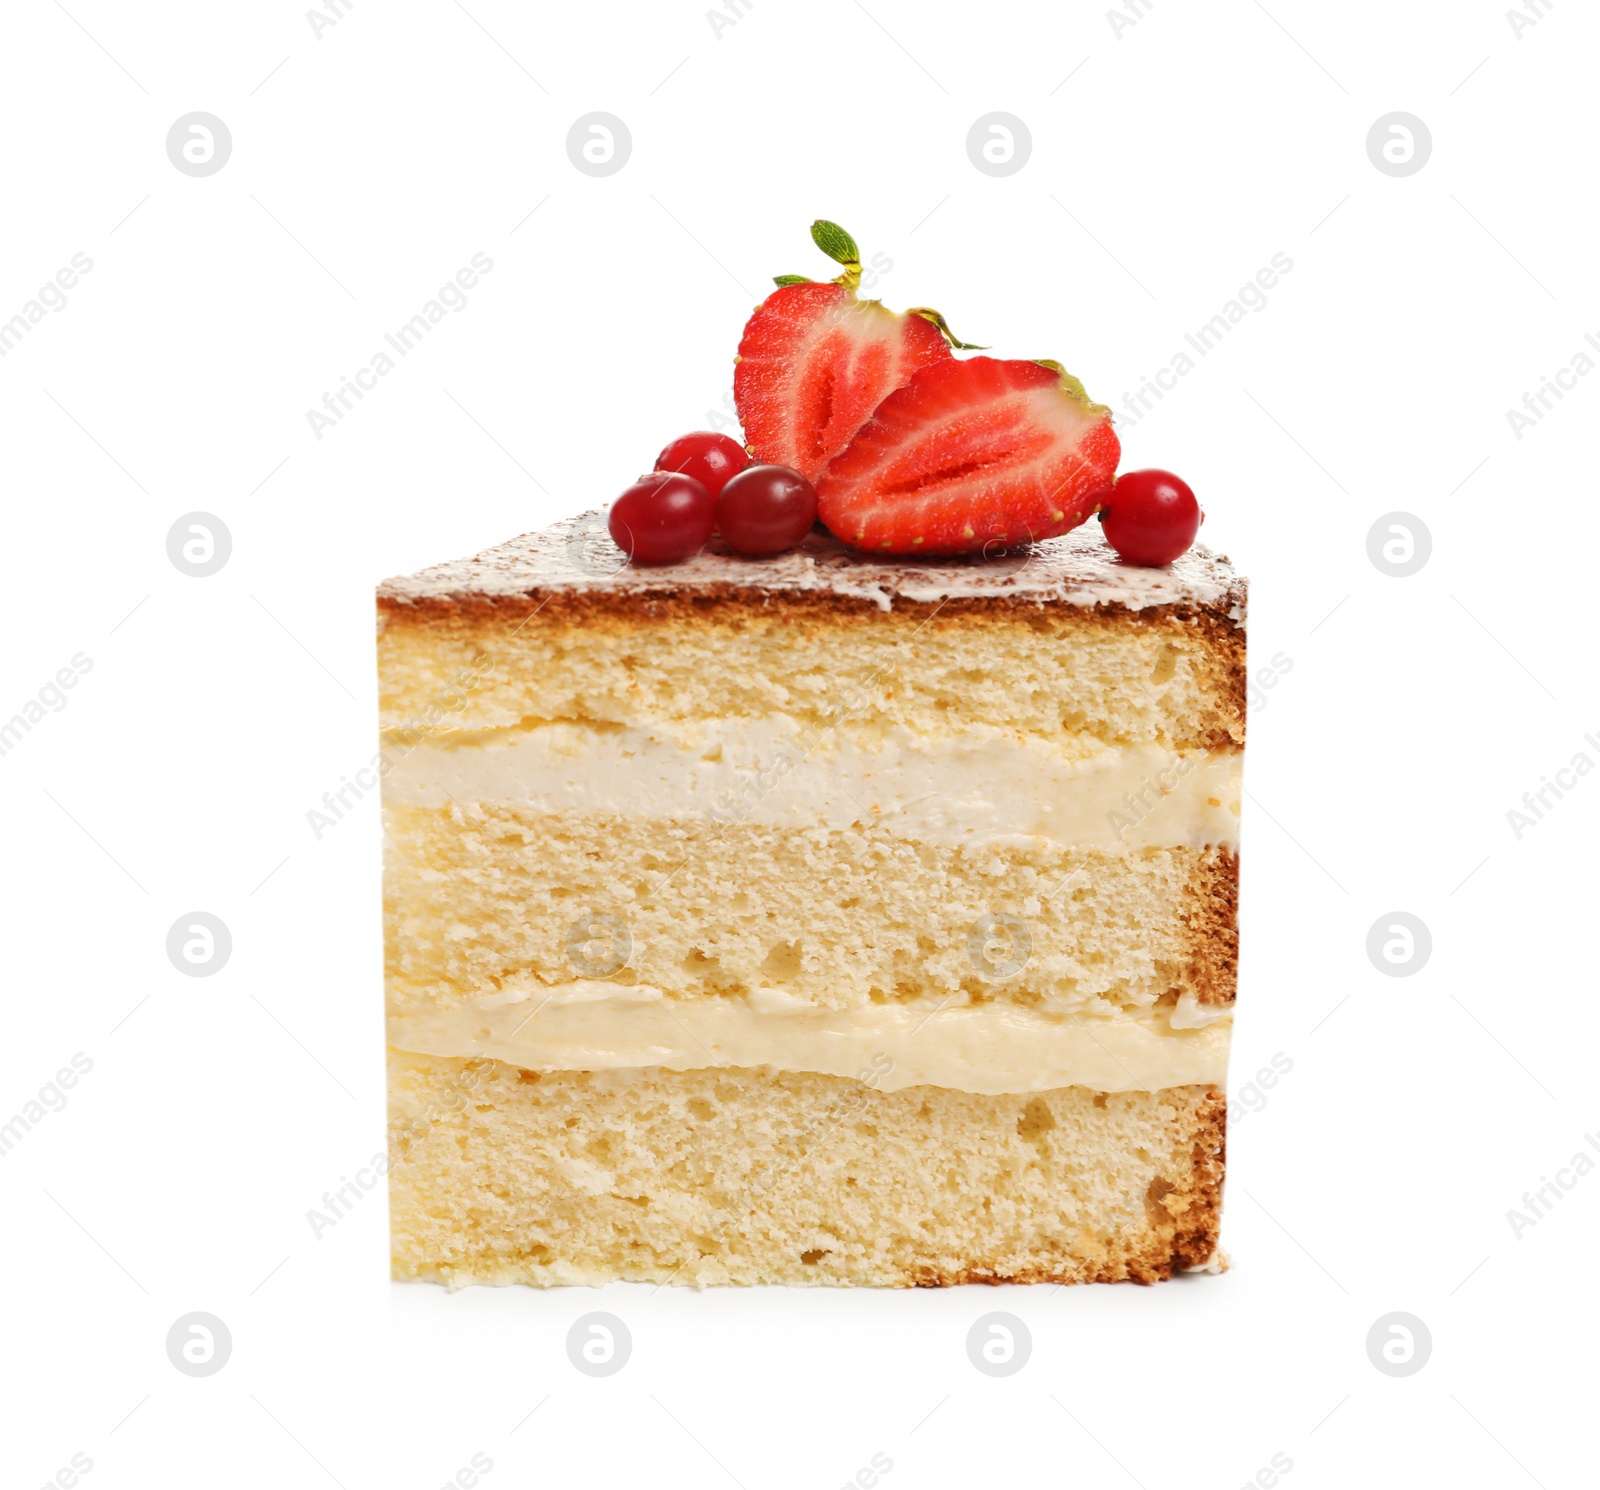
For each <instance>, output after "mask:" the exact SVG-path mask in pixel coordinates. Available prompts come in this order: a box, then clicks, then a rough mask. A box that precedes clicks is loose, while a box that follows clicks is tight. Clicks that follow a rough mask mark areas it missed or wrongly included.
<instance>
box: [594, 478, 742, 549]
mask: <svg viewBox="0 0 1600 1490" xmlns="http://www.w3.org/2000/svg"><path fill="white" fill-rule="evenodd" d="M715 508H716V503H715V502H714V501H713V500H712V496H711V493H710V492H708V491H707V490H706V489H705V487H704V486H703V485H702V484H701V483H700V482H698V481H696V480H695V479H694V477H693V476H685V475H684V474H683V473H682V472H681V471H652V472H651V473H650V474H649V475H648V476H641V477H640V478H639V479H638V480H637V481H635V482H634V483H633V485H632V486H630V487H629V488H628V489H627V490H626V491H625V492H623V494H622V495H621V496H620V497H618V498H617V500H616V501H615V502H613V503H612V504H611V516H610V518H609V519H608V520H607V523H606V526H607V527H608V528H609V529H610V532H611V538H612V541H613V542H614V543H615V544H616V545H617V547H618V548H620V549H621V550H622V551H623V553H625V554H627V556H628V557H629V558H630V559H632V560H633V562H634V563H635V564H675V563H677V561H678V560H679V559H687V558H689V557H690V556H691V555H693V554H697V553H699V552H700V550H701V549H702V548H703V547H705V541H706V539H708V538H709V537H710V536H711V528H712V523H713V520H714V512H715Z"/></svg>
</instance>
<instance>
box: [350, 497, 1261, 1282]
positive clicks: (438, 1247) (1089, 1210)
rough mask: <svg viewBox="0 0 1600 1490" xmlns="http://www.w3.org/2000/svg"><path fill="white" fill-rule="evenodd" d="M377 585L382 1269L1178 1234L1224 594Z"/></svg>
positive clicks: (812, 562)
mask: <svg viewBox="0 0 1600 1490" xmlns="http://www.w3.org/2000/svg"><path fill="white" fill-rule="evenodd" d="M604 531H605V530H604V526H603V522H598V521H597V520H596V519H595V518H593V517H591V518H588V519H578V520H575V521H573V522H570V523H566V524H562V525H559V526H557V527H555V528H553V529H551V530H550V531H548V532H544V533H536V534H530V535H528V536H525V537H522V538H518V539H515V540H513V541H512V542H510V543H507V544H504V545H502V546H501V547H499V548H496V549H491V550H490V551H488V552H487V553H484V554H481V555H479V556H478V557H477V558H474V559H469V560H464V561H461V562H459V563H453V564H445V565H441V566H439V567H437V568H434V569H430V570H426V571H424V572H423V573H421V574H418V575H415V576H413V577H410V578H407V579H398V580H393V581H390V582H389V583H387V584H385V585H384V586H383V587H382V588H381V589H380V590H379V594H378V611H379V667H380V680H381V700H382V724H383V730H384V734H383V754H382V772H383V797H384V820H385V834H386V841H385V853H386V860H385V881H384V883H385V914H386V933H387V935H386V943H387V1000H388V1030H389V1035H388V1038H389V1044H390V1066H389V1071H390V1076H389V1083H390V1106H391V1117H392V1125H393V1139H392V1146H391V1173H390V1199H391V1211H392V1231H393V1269H394V1275H395V1276H396V1277H398V1278H427V1279H434V1280H439V1281H443V1282H447V1283H450V1284H463V1283H472V1282H479V1283H510V1282H522V1283H536V1284H562V1283H590V1284H593V1283H603V1282H606V1281H609V1280H612V1279H636V1280H648V1281H656V1282H659V1281H673V1282H677V1283H687V1284H696V1285H704V1284H712V1283H821V1284H873V1285H907V1284H952V1283H963V1282H971V1281H988V1282H998V1281H1044V1280H1053V1281H1062V1282H1081V1281H1091V1280H1115V1279H1136V1280H1138V1281H1141V1282H1149V1281H1153V1280H1156V1279H1160V1278H1166V1277H1169V1276H1171V1274H1172V1273H1173V1272H1174V1270H1177V1269H1187V1268H1196V1267H1200V1266H1204V1265H1206V1264H1207V1263H1208V1262H1209V1261H1211V1259H1212V1258H1213V1256H1214V1253H1215V1249H1216V1245H1217V1233H1218V1221H1219V1207H1220V1200H1221V1188H1222V1174H1223V1141H1224V1132H1223V1125H1224V1109H1225V1102H1224V1097H1223V1082H1224V1079H1225V1072H1226V1061H1227V1045H1228V1035H1229V1028H1230V1023H1231V1012H1232V1006H1233V998H1234V984H1235V969H1236V962H1237V937H1236V924H1235V905H1236V899H1237V884H1238V857H1237V842H1238V822H1239V796H1240V765H1241V760H1242V747H1243V740H1244V700H1245V673H1244V600H1245V587H1244V582H1243V581H1242V580H1241V579H1238V578H1236V577H1235V576H1234V574H1233V573H1232V571H1231V569H1230V568H1229V566H1228V564H1227V561H1226V560H1225V559H1221V558H1219V557H1217V556H1215V555H1212V554H1210V553H1208V552H1207V551H1206V550H1205V549H1203V548H1195V549H1192V550H1190V551H1189V552H1188V553H1187V554H1185V555H1184V556H1183V557H1182V558H1179V559H1178V560H1177V561H1176V562H1175V563H1173V564H1171V565H1170V566H1168V567H1166V568H1152V569H1146V568H1136V567H1130V566H1128V565H1126V564H1123V563H1119V562H1118V561H1117V559H1116V556H1115V555H1114V554H1113V553H1112V552H1111V550H1110V549H1108V548H1107V547H1106V544H1105V542H1104V540H1103V538H1102V534H1101V531H1100V524H1098V523H1095V522H1090V523H1088V524H1087V525H1086V527H1083V528H1079V529H1077V530H1076V531H1074V532H1071V533H1069V534H1067V535H1066V536H1064V537H1059V538H1054V539H1051V540H1050V541H1048V542H1046V543H1044V544H1042V545H1039V546H1038V547H1037V548H1035V549H1033V550H1030V551H1026V552H1023V553H1018V554H1013V555H1011V556H1009V557H1006V558H1002V559H1000V560H982V559H977V560H952V561H948V562H939V561H924V562H917V561H915V560H911V559H901V558H878V557H873V556H865V555H863V554H861V553H858V552H855V551H853V550H851V549H849V548H846V547H845V546H843V545H842V544H841V543H839V542H838V541H837V540H835V539H833V538H831V537H829V536H827V535H826V534H824V533H822V532H820V531H818V532H816V533H813V534H812V535H811V536H810V537H808V538H806V539H805V541H804V543H803V544H802V545H801V546H800V547H798V548H796V549H794V550H792V551H790V552H788V553H785V554H781V555H779V556H778V557H775V558H769V559H764V560H750V559H743V558H740V557H737V556H735V555H733V554H732V553H731V552H730V551H729V550H728V548H727V547H726V545H725V544H723V543H722V542H721V541H720V540H713V541H712V542H711V543H710V544H709V545H708V546H707V547H706V548H705V550H704V551H703V552H701V553H699V554H698V555H697V556H696V557H693V558H690V559H687V560H686V561H685V562H682V563H678V564H673V565H669V566H667V567H662V568H655V569H651V568H640V567H633V566H627V567H624V564H623V556H622V554H621V553H620V552H618V551H617V550H615V549H614V548H613V546H612V545H611V543H610V542H609V540H608V539H606V537H605V536H604Z"/></svg>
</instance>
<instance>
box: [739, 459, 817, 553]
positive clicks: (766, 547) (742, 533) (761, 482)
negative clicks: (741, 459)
mask: <svg viewBox="0 0 1600 1490" xmlns="http://www.w3.org/2000/svg"><path fill="white" fill-rule="evenodd" d="M816 520H817V492H816V488H815V487H813V486H812V484H811V483H810V482H809V481H807V480H806V478H805V477H804V476H802V475H801V474H800V473H799V472H798V471H794V470H791V469H790V468H789V467H788V466H750V467H749V468H748V469H746V470H743V471H741V472H739V474H738V475H737V476H735V477H734V478H733V479H732V480H731V481H729V482H728V484H727V485H726V486H725V487H723V488H722V494H721V496H719V497H718V498H717V531H718V532H719V533H721V534H722V536H723V538H724V539H725V540H726V541H727V544H728V546H729V547H730V548H732V549H734V550H736V551H737V552H739V553H741V554H781V553H782V552H783V551H784V550H785V549H786V548H793V547H794V546H795V544H797V543H799V542H800V540H801V539H802V538H804V537H805V536H806V534H807V533H809V532H810V531H811V526H812V524H813V523H815V522H816Z"/></svg>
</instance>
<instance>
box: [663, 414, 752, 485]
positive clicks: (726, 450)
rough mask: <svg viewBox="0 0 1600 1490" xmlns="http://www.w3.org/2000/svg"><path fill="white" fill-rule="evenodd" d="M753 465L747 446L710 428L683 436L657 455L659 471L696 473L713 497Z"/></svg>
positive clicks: (696, 477) (698, 479) (695, 476)
mask: <svg viewBox="0 0 1600 1490" xmlns="http://www.w3.org/2000/svg"><path fill="white" fill-rule="evenodd" d="M749 464H750V457H749V456H748V455H747V454H746V453H745V448H744V446H743V445H741V444H740V443H739V442H738V441H737V440H732V439H729V438H728V436H727V435H715V434H712V432H711V431H710V430H708V429H697V430H696V431H695V432H694V433H693V434H692V435H679V436H678V438H677V439H676V440H674V441H673V442H672V443H671V444H670V445H668V446H667V448H666V449H665V450H663V451H662V452H661V454H660V455H658V456H657V457H656V470H658V471H682V472H683V474H684V475H685V476H693V477H694V479H695V480H696V481H698V482H699V483H700V484H701V486H703V487H705V489H706V490H707V491H708V492H710V493H711V495H712V496H716V494H717V493H718V492H720V491H721V490H722V488H723V487H724V486H726V485H727V483H728V481H729V479H730V478H731V477H734V476H737V475H738V474H739V472H740V471H742V470H744V468H745V467H746V466H748V465H749Z"/></svg>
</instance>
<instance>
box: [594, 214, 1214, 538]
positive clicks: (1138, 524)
mask: <svg viewBox="0 0 1600 1490" xmlns="http://www.w3.org/2000/svg"><path fill="white" fill-rule="evenodd" d="M811 236H812V240H813V241H814V242H815V243H816V245H817V247H818V248H820V249H821V250H822V251H823V252H824V253H825V254H827V255H828V257H829V258H831V259H833V260H834V262H835V263H837V264H839V265H840V266H842V269H843V272H842V273H841V274H840V275H839V276H838V277H837V278H835V279H832V280H829V281H826V282H818V281H814V280H810V279H806V278H805V277H804V276H802V275H798V274H785V275H780V276H778V279H777V286H778V288H777V289H776V290H775V291H774V292H773V293H772V294H770V295H769V296H767V298H766V299H765V300H764V301H762V303H761V304H760V305H758V306H757V307H756V310H755V313H754V314H753V315H752V316H751V317H750V320H749V321H748V322H747V323H746V325H745V328H744V335H743V337H742V338H741V340H740V342H739V356H738V357H737V359H736V366H735V371H734V383H733V393H734V403H735V406H736V408H737V409H738V412H739V418H740V421H741V423H742V424H743V427H744V432H745V436H746V439H747V440H748V441H749V444H748V447H742V446H740V445H739V444H738V443H737V442H736V441H734V440H731V439H729V438H728V437H727V436H726V435H717V434H711V433H708V432H706V431H699V432H697V433H694V434H689V435H684V436H682V437H681V438H680V439H677V440H674V441H673V442H672V443H671V444H670V445H668V446H667V448H666V449H665V450H663V451H662V452H661V454H660V456H659V457H658V458H657V460H656V469H655V470H654V471H653V472H651V474H650V475H648V476H645V477H642V478H641V479H640V480H639V481H637V482H635V483H634V485H632V486H630V487H629V488H628V489H627V491H625V492H624V493H623V494H622V495H621V497H619V498H618V499H617V502H616V505H615V506H614V507H613V508H612V510H611V524H610V526H611V536H612V537H613V538H614V539H615V540H616V541H617V543H618V545H619V546H620V547H621V548H622V549H623V550H624V551H625V552H627V553H628V554H629V555H630V557H632V558H633V559H634V560H635V561H636V562H638V563H641V564H667V563H672V562H674V561H676V560H679V559H684V558H688V557H689V556H690V555H692V554H695V553H697V552H699V550H700V548H701V547H702V546H703V545H704V543H705V542H706V540H707V539H708V538H709V537H710V536H711V534H712V532H713V531H720V532H721V534H722V537H723V539H724V541H725V542H726V543H727V544H728V546H729V547H730V548H732V549H734V550H735V551H736V552H738V553H742V554H751V555H762V554H775V553H781V552H782V551H783V550H785V549H787V548H792V547H794V545H795V544H797V543H799V542H800V541H801V539H803V538H804V537H805V535H806V534H807V533H808V532H809V531H810V530H811V527H812V524H813V523H814V522H816V520H817V519H818V518H820V519H821V520H822V522H823V523H824V524H825V525H826V526H827V527H828V529H829V530H830V531H831V532H833V533H834V534H835V535H836V536H837V537H838V538H839V539H841V540H842V541H843V542H844V543H847V544H849V545H850V546H851V547H852V548H858V549H861V550H864V551H866V552H869V553H878V554H907V555H916V556H922V555H939V554H977V553H993V552H994V551H995V550H996V549H1002V548H1006V547H1009V546H1014V545H1019V544H1024V543H1030V542H1037V541H1039V540H1041V539H1045V538H1053V537H1055V536H1056V535H1058V534H1061V533H1065V532H1067V531H1069V530H1070V529H1072V528H1075V527H1077V526H1078V525H1079V524H1080V523H1082V522H1083V521H1085V519H1087V518H1089V517H1092V516H1094V515H1095V514H1096V513H1098V514H1099V515H1100V521H1101V524H1102V527H1103V531H1104V535H1105V538H1106V541H1107V542H1108V543H1109V544H1110V545H1111V547H1112V548H1114V549H1115V550H1116V551H1117V553H1118V555H1119V556H1120V557H1121V558H1122V559H1123V560H1124V561H1125V562H1127V563H1130V564H1142V565H1152V566H1154V565H1164V564H1170V563H1172V562H1173V560H1175V559H1177V558H1178V557H1180V556H1181V555H1182V554H1183V553H1185V552H1186V551H1187V550H1188V548H1189V545H1190V544H1191V543H1193V542H1194V537H1195V534H1196V532H1197V531H1198V530H1199V527H1200V523H1201V521H1202V520H1203V514H1202V513H1201V511H1200V505H1199V503H1198V502H1197V501H1196V500H1195V496H1194V493H1193V492H1192V491H1191V490H1190V489H1189V487H1188V486H1187V485H1186V484H1185V483H1184V482H1183V481H1181V480H1180V479H1179V478H1178V477H1176V476H1174V475H1173V474H1172V473H1171V472H1169V471H1156V470H1150V471H1130V472H1127V473H1126V474H1125V475H1123V476H1120V477H1119V476H1118V475H1117V474H1116V471H1117V463H1118V461H1119V460H1120V459H1121V455H1122V447H1121V444H1120V442H1119V441H1118V439H1117V435H1116V432H1115V431H1114V430H1113V429H1112V427H1111V411H1110V410H1109V409H1108V408H1106V407H1105V406H1104V405H1103V404H1097V403H1095V402H1093V401H1092V400H1091V399H1090V397H1089V395H1088V394H1087V393H1086V392H1085V391H1084V387H1083V384H1082V383H1080V382H1079V381H1078V379H1076V378H1075V377H1073V376H1072V375H1071V374H1070V373H1068V372H1067V371H1066V369H1065V368H1063V367H1062V366H1061V364H1060V363H1059V362H1050V361H1029V360H1022V359H1015V360H1002V359H999V358H994V357H968V358H961V359H958V358H956V357H955V356H954V355H953V353H954V352H956V351H963V352H966V351H981V350H983V349H982V348H980V347H973V346H971V345H970V344H969V343H967V342H963V341H958V340H957V339H956V337H955V334H954V333H953V332H952V331H951V330H950V327H949V325H948V324H947V323H946V321H945V318H944V317H943V316H942V315H940V313H939V312H938V311H936V310H932V309H930V308H929V307H927V306H918V307H916V308H914V309H912V310H908V311H903V312H897V311H892V310H888V309H886V308H885V307H884V306H883V305H882V304H881V303H880V302H879V301H876V300H863V299H861V298H860V297H859V296H858V295H857V293H856V292H857V290H858V289H859V288H860V284H861V256H860V250H859V249H857V247H856V245H855V240H854V239H852V238H851V237H850V235H849V234H848V233H846V232H845V231H844V229H843V228H840V227H838V226H837V225H836V224H834V223H830V222H816V223H813V224H812V228H811ZM752 461H754V462H755V463H754V464H753V463H752Z"/></svg>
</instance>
